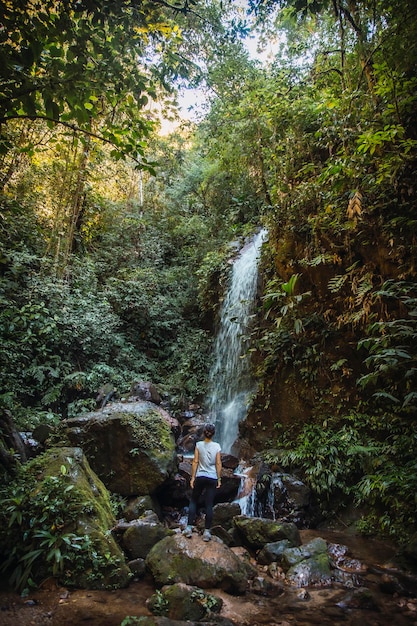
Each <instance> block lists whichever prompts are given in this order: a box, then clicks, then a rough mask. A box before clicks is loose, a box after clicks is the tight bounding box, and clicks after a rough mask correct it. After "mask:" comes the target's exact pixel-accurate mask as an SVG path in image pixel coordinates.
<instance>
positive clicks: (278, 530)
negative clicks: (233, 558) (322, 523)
mask: <svg viewBox="0 0 417 626" xmlns="http://www.w3.org/2000/svg"><path fill="white" fill-rule="evenodd" d="M233 521H234V524H235V527H236V528H237V530H238V532H239V534H240V535H241V537H242V541H243V543H244V544H245V545H247V546H248V547H250V548H255V549H257V548H263V547H264V546H265V544H267V543H273V542H275V541H279V540H281V539H288V541H290V542H291V543H292V545H293V546H298V545H300V544H301V539H300V533H299V531H298V528H297V527H296V526H295V524H292V523H287V522H279V521H275V520H271V519H266V518H261V517H248V516H246V515H239V516H237V517H235V518H234V520H233Z"/></svg>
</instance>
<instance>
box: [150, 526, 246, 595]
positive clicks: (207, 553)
mask: <svg viewBox="0 0 417 626" xmlns="http://www.w3.org/2000/svg"><path fill="white" fill-rule="evenodd" d="M146 566H147V568H148V569H149V571H150V572H151V574H152V576H153V578H154V580H155V583H156V584H157V585H170V584H171V585H172V584H174V583H179V582H181V583H185V584H187V585H195V586H197V587H201V588H202V589H209V588H219V589H223V590H224V591H227V592H229V593H231V594H237V595H239V594H243V593H245V591H246V589H247V586H248V578H253V577H254V576H255V575H256V570H255V568H253V567H252V566H251V565H250V564H249V563H245V562H243V561H241V560H240V559H239V558H238V557H237V556H236V555H235V554H234V553H233V551H232V550H231V549H230V548H228V547H227V546H226V545H225V544H223V542H221V541H220V540H219V539H217V538H216V537H213V538H212V540H211V541H209V542H204V541H203V540H202V538H201V537H200V536H199V535H197V534H196V533H193V535H192V537H191V538H189V539H188V538H186V537H184V536H183V535H182V534H180V533H177V534H175V535H173V536H170V537H165V539H162V541H159V542H158V543H157V544H156V545H154V547H153V548H152V549H151V551H150V552H149V554H148V556H147V558H146Z"/></svg>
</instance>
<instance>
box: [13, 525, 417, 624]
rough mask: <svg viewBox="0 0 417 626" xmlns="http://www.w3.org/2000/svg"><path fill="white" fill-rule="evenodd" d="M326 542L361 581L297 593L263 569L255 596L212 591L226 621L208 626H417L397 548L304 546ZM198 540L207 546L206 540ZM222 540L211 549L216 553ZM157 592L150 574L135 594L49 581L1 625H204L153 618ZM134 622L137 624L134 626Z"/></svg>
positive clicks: (416, 599)
mask: <svg viewBox="0 0 417 626" xmlns="http://www.w3.org/2000/svg"><path fill="white" fill-rule="evenodd" d="M318 536H320V537H321V538H324V539H325V541H327V542H328V543H332V544H334V545H341V544H344V545H346V546H347V547H348V548H349V550H348V554H349V558H348V559H344V561H343V565H341V566H340V567H341V570H344V571H345V573H347V574H348V575H349V576H353V579H354V580H355V584H350V583H349V582H347V581H345V583H341V582H331V583H330V584H324V585H317V586H311V587H297V586H290V585H287V584H285V582H281V581H280V580H279V579H278V580H277V579H276V578H275V579H274V577H272V576H271V575H270V570H269V571H268V567H267V566H266V565H264V566H260V565H259V564H257V565H256V564H255V562H254V561H253V563H252V565H254V566H255V565H256V568H257V576H256V577H255V578H254V579H253V580H252V582H251V584H250V587H249V591H247V592H246V593H244V594H243V595H232V594H230V593H228V592H226V591H224V590H222V589H219V588H213V589H205V591H206V592H209V593H212V594H213V595H215V596H216V597H219V598H220V599H221V600H222V602H223V605H222V608H221V612H220V614H217V615H212V616H211V617H210V618H206V623H219V624H222V623H223V624H224V625H226V624H230V623H232V624H236V625H240V626H261V625H265V626H286V625H293V624H296V625H299V626H308V625H314V624H321V625H322V626H327V625H328V626H330V625H332V626H334V625H338V624H341V625H346V626H348V625H349V626H364V625H369V626H392V625H394V624H395V626H403V625H404V626H406V625H408V626H410V625H417V583H416V579H415V577H414V576H413V575H412V574H410V573H408V574H407V573H406V572H404V571H401V570H399V569H398V567H397V565H396V564H395V561H394V557H395V554H394V551H393V549H392V548H391V547H390V546H388V545H386V544H384V543H381V542H378V541H375V540H372V539H366V538H360V537H358V536H355V535H351V534H348V533H341V532H335V531H321V532H319V531H312V530H306V531H301V539H302V544H303V545H304V544H306V543H308V542H310V541H311V540H313V539H315V538H317V537H318ZM192 541H194V542H199V541H200V538H199V536H198V535H196V536H195V537H193V539H192ZM218 541H219V540H218V539H216V538H213V543H212V544H209V546H208V547H206V549H207V550H210V549H212V550H213V549H214V546H215V543H216V542H218ZM154 593H155V585H154V580H153V578H152V577H151V576H150V575H149V574H146V575H145V577H144V578H143V579H141V580H134V581H133V582H131V583H130V584H129V586H128V587H127V588H124V589H117V590H114V591H102V590H85V589H68V588H65V587H61V586H59V585H58V584H57V583H56V581H55V580H53V579H48V580H45V581H44V582H43V583H42V585H41V586H40V588H39V589H38V590H36V591H34V592H32V593H30V594H29V595H27V596H25V597H20V596H19V595H18V594H16V593H14V592H12V591H10V590H7V588H5V587H4V585H3V588H2V590H1V591H0V624H1V626H17V625H18V626H75V625H81V624H88V625H89V626H120V624H121V623H122V622H123V620H124V619H125V618H126V617H127V616H132V617H133V616H135V617H136V618H140V617H145V616H148V618H149V619H150V620H152V621H149V622H148V623H145V626H148V625H150V624H155V625H160V626H180V625H181V626H182V625H184V626H185V624H188V626H192V624H196V623H200V622H195V621H194V622H193V621H186V622H185V621H177V620H175V619H170V618H167V617H165V618H162V617H155V616H154V617H151V616H152V613H151V611H150V610H149V608H148V606H147V600H148V599H149V598H150V597H151V596H152V595H153V594H154ZM131 623H134V622H131Z"/></svg>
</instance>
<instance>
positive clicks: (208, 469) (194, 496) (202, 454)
mask: <svg viewBox="0 0 417 626" xmlns="http://www.w3.org/2000/svg"><path fill="white" fill-rule="evenodd" d="M215 431H216V429H215V427H214V426H213V424H207V425H206V426H205V427H204V431H203V433H204V441H198V442H197V445H196V447H195V451H194V458H193V464H192V468H191V481H190V485H191V488H192V493H191V500H190V508H189V511H188V523H187V526H186V527H185V529H184V531H183V533H184V535H185V536H186V537H191V535H192V532H193V525H194V523H195V519H196V516H197V502H198V499H199V497H200V496H201V494H202V493H203V492H204V501H205V507H206V519H205V530H204V533H203V541H210V539H211V532H210V529H211V524H212V521H213V503H214V496H215V494H216V489H218V488H219V487H220V486H221V482H222V480H221V471H222V461H221V456H220V445H219V444H218V443H216V442H215V441H212V439H213V436H214V433H215Z"/></svg>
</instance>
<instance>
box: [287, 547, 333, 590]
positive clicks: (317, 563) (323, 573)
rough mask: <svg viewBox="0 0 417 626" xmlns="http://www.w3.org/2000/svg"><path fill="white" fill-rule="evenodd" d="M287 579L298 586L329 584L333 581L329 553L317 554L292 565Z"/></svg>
mask: <svg viewBox="0 0 417 626" xmlns="http://www.w3.org/2000/svg"><path fill="white" fill-rule="evenodd" d="M286 579H287V581H288V582H289V583H291V584H292V585H295V586H296V587H312V586H314V585H329V584H330V583H331V581H332V573H331V570H330V564H329V557H328V555H327V554H316V555H315V556H313V557H311V558H309V559H306V560H304V561H300V562H299V563H297V564H296V565H293V566H292V567H290V569H289V570H288V571H287V574H286Z"/></svg>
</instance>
